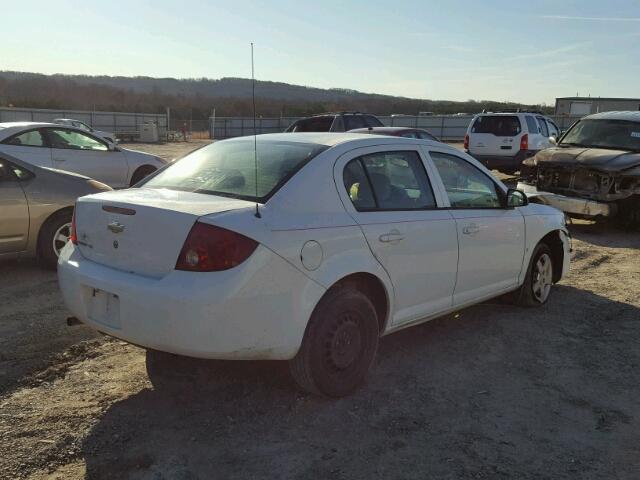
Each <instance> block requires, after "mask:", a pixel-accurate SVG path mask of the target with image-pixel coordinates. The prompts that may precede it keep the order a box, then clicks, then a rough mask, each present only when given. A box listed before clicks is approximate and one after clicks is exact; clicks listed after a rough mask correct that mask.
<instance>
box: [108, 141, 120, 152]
mask: <svg viewBox="0 0 640 480" xmlns="http://www.w3.org/2000/svg"><path fill="white" fill-rule="evenodd" d="M107 148H108V149H109V151H110V152H117V151H118V146H117V145H116V144H115V143H113V142H107Z"/></svg>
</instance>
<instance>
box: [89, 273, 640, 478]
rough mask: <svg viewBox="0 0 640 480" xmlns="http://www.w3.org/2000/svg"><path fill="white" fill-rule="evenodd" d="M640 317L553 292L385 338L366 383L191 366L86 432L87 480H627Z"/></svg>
mask: <svg viewBox="0 0 640 480" xmlns="http://www.w3.org/2000/svg"><path fill="white" fill-rule="evenodd" d="M639 319H640V309H638V308H637V307H635V306H632V305H629V304H625V303H620V302H616V301H612V300H609V299H606V298H604V297H601V296H598V295H596V294H593V293H591V292H588V291H583V290H579V289H576V288H573V287H567V286H558V287H557V288H556V290H555V291H554V294H553V296H552V298H551V299H550V301H549V303H548V304H547V305H546V306H545V307H543V308H538V309H522V308H518V307H514V306H510V305H506V304H497V305H496V304H487V305H479V306H475V307H472V308H469V309H466V310H463V311H461V312H459V314H457V315H450V316H447V317H444V318H440V319H436V320H433V321H431V322H429V323H426V324H424V325H421V326H417V327H413V328H410V329H407V330H404V331H401V332H398V333H396V334H394V335H390V336H388V337H385V338H384V339H383V340H382V342H381V346H380V350H379V355H378V361H377V364H376V365H375V367H374V369H373V372H372V375H371V378H370V380H369V382H368V383H367V385H365V386H364V387H363V388H362V389H361V390H360V391H358V392H357V393H355V394H354V395H352V396H350V397H348V398H343V399H338V400H328V399H322V398H316V397H314V396H310V395H306V394H303V393H301V392H300V391H299V390H298V389H297V388H296V386H295V385H294V383H293V381H292V380H291V378H290V377H289V374H288V367H287V364H286V362H222V361H197V360H194V361H193V362H194V367H195V370H197V371H198V374H197V377H198V378H199V381H196V382H187V383H185V384H182V385H180V387H179V388H175V385H174V386H173V387H171V388H159V389H144V390H142V391H140V392H139V393H137V394H135V395H132V396H130V397H129V398H126V399H125V400H122V401H120V402H118V403H116V404H114V405H112V406H111V407H110V408H109V409H108V410H107V411H105V412H104V414H103V415H102V416H101V417H100V419H99V421H98V422H97V424H96V425H95V427H93V429H92V430H91V432H90V433H89V435H88V436H87V438H86V440H85V442H84V444H83V448H82V456H83V457H84V460H85V462H86V469H87V470H86V478H88V479H102V478H154V479H155V478H158V479H164V478H167V479H168V478H180V479H194V478H214V477H215V478H301V479H302V478H304V479H309V478H318V479H320V478H322V479H324V478H425V476H427V477H429V478H540V477H545V478H566V477H571V476H577V478H613V477H618V478H620V477H625V475H626V474H628V475H629V477H628V478H631V477H633V474H632V472H633V471H636V472H637V470H634V469H635V468H637V467H638V463H639V461H638V458H639V455H638V453H640V452H639V450H638V447H637V446H638V445H639V444H640V433H638V432H640V429H639V428H638V427H640V425H639V421H638V420H639V418H640V406H639V405H638V403H637V398H638V397H640V369H638V366H639V365H640V350H639V349H638V348H637V345H638V341H639V340H640V321H639Z"/></svg>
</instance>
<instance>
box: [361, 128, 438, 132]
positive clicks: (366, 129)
mask: <svg viewBox="0 0 640 480" xmlns="http://www.w3.org/2000/svg"><path fill="white" fill-rule="evenodd" d="M370 131H374V132H385V133H397V132H414V131H420V132H426V130H425V129H424V128H419V127H367V128H354V129H353V130H349V132H350V133H366V132H370ZM427 133H429V132H427Z"/></svg>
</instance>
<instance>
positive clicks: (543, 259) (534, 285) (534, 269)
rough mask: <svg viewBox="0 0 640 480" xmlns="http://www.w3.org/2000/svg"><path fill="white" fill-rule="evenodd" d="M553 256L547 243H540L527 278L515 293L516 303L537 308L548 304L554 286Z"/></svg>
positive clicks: (533, 256) (513, 296)
mask: <svg viewBox="0 0 640 480" xmlns="http://www.w3.org/2000/svg"><path fill="white" fill-rule="evenodd" d="M554 268H560V266H557V267H554V265H553V256H552V254H551V249H550V248H549V247H548V246H547V244H545V243H539V244H538V245H537V246H536V248H535V250H534V251H533V255H531V261H530V262H529V268H528V269H527V276H526V278H525V281H524V283H523V284H522V286H521V287H520V288H519V289H518V290H516V291H515V292H513V294H512V299H513V301H514V303H517V304H518V305H522V306H525V307H537V306H540V305H544V304H545V303H547V300H548V299H549V295H551V287H552V286H553V269H554Z"/></svg>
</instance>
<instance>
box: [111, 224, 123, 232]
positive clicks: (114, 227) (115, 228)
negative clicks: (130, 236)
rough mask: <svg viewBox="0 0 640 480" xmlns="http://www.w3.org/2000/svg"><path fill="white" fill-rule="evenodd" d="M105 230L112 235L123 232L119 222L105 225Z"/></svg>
mask: <svg viewBox="0 0 640 480" xmlns="http://www.w3.org/2000/svg"><path fill="white" fill-rule="evenodd" d="M107 228H108V229H109V230H111V231H112V232H113V233H122V232H124V225H123V224H121V223H120V222H111V223H109V224H108V225H107Z"/></svg>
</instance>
